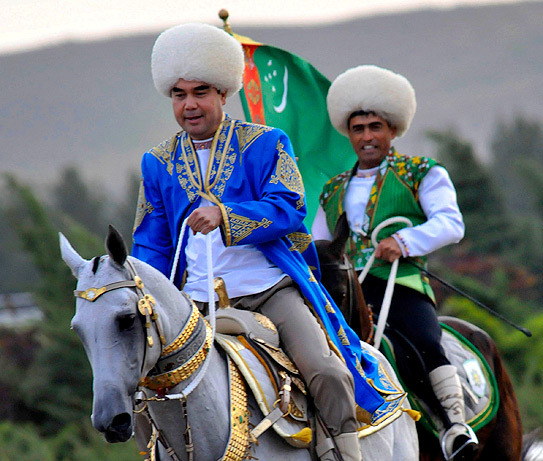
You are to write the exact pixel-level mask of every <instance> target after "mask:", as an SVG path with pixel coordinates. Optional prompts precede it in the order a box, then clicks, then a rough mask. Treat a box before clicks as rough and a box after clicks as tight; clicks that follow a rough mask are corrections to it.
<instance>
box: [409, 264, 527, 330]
mask: <svg viewBox="0 0 543 461" xmlns="http://www.w3.org/2000/svg"><path fill="white" fill-rule="evenodd" d="M405 262H407V263H409V264H411V265H412V266H414V267H416V268H417V269H419V270H420V271H421V272H423V273H424V274H426V275H427V276H428V277H431V278H433V279H434V280H437V281H438V282H439V283H441V284H442V285H444V286H446V287H447V288H449V289H451V290H453V291H454V292H456V293H458V294H459V295H461V296H463V297H464V298H467V299H469V300H470V301H471V302H472V303H474V304H476V305H477V306H479V307H482V308H483V309H484V310H486V311H487V312H488V313H489V314H492V315H493V316H494V317H497V318H499V319H500V320H501V321H503V322H505V323H507V324H508V325H510V326H512V327H513V328H516V329H517V330H519V331H521V332H522V333H524V334H525V335H526V336H528V338H530V337H531V336H532V332H531V331H530V330H528V329H527V328H524V327H521V326H519V325H517V324H515V323H513V322H512V321H511V320H509V319H507V318H505V317H504V316H503V315H501V314H500V313H499V312H496V311H495V310H493V309H492V308H490V307H488V306H487V305H486V304H483V303H482V302H481V301H479V300H477V299H475V298H474V297H473V296H471V295H469V294H468V293H466V292H464V291H462V290H460V289H459V288H457V287H455V286H454V285H451V284H450V283H448V282H446V281H445V280H443V279H441V278H440V277H438V276H437V275H435V274H433V273H432V272H430V271H428V270H427V269H425V268H424V267H421V266H419V265H418V264H417V263H416V262H414V261H413V260H411V259H409V258H406V259H405Z"/></svg>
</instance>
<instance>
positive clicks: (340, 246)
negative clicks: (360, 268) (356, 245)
mask: <svg viewBox="0 0 543 461" xmlns="http://www.w3.org/2000/svg"><path fill="white" fill-rule="evenodd" d="M348 238H349V222H348V221H347V213H345V212H343V213H342V215H341V216H340V217H339V219H338V220H337V222H336V228H335V229H334V236H333V239H332V243H330V251H331V253H332V254H333V255H334V256H335V257H336V258H337V259H339V258H340V257H341V255H342V254H343V251H344V249H345V243H346V242H347V239H348Z"/></svg>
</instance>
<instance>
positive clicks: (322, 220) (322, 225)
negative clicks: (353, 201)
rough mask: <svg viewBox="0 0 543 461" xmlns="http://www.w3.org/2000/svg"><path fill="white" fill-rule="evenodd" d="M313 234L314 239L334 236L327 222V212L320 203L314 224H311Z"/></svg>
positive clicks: (328, 238) (330, 238) (325, 238)
mask: <svg viewBox="0 0 543 461" xmlns="http://www.w3.org/2000/svg"><path fill="white" fill-rule="evenodd" d="M311 236H312V237H313V240H332V238H333V236H332V234H331V233H330V229H328V224H326V213H325V212H324V210H323V208H322V206H320V205H319V209H318V210H317V214H316V215H315V219H314V220H313V226H311Z"/></svg>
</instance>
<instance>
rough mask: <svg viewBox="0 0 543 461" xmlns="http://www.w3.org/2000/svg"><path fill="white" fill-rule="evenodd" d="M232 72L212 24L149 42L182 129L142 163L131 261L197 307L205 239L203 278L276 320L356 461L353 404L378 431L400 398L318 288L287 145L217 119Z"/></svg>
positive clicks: (157, 76)
mask: <svg viewBox="0 0 543 461" xmlns="http://www.w3.org/2000/svg"><path fill="white" fill-rule="evenodd" d="M243 69H244V58H243V51H242V48H241V45H240V44H239V43H238V42H237V41H236V40H235V39H234V38H233V37H231V36H230V35H228V34H227V33H226V32H224V31H222V30H220V29H218V28H215V27H212V26H209V25H204V24H184V25H181V26H176V27H173V28H171V29H168V30H167V31H165V32H164V33H163V34H161V35H160V36H159V38H158V39H157V41H156V43H155V46H154V48H153V55H152V71H153V80H154V83H155V86H156V88H157V90H158V91H159V92H160V93H161V94H163V95H165V96H167V97H171V99H172V105H173V112H174V116H175V118H176V120H177V122H178V124H179V125H180V126H181V128H182V131H181V132H179V133H177V134H176V135H175V136H173V137H172V138H171V139H169V140H166V141H165V142H163V143H162V144H160V145H158V146H157V147H155V148H153V149H151V150H150V151H148V152H147V153H146V154H145V155H144V157H143V160H142V175H143V179H142V187H141V189H140V196H139V204H138V212H137V217H136V223H135V227H134V247H133V250H132V254H133V255H134V256H135V257H137V258H139V259H141V260H143V261H145V262H147V263H149V264H150V265H152V266H154V267H155V268H157V269H158V270H160V271H162V272H163V273H164V274H166V275H168V276H169V275H170V274H171V273H172V271H174V272H175V274H176V276H175V279H174V283H175V284H176V285H177V286H179V287H180V288H182V289H183V290H184V291H185V292H186V293H187V294H189V295H190V296H191V297H192V299H194V300H195V301H196V302H197V304H198V305H199V306H203V305H205V303H207V302H208V294H207V271H206V268H207V264H206V241H205V239H206V236H207V234H211V239H212V244H211V245H212V258H213V271H214V275H215V276H220V277H222V278H223V279H224V281H225V284H226V286H227V288H228V292H229V295H230V296H231V297H232V306H233V307H238V308H242V309H250V310H253V311H258V312H260V313H262V314H264V315H266V316H267V317H269V318H270V319H271V320H272V321H273V322H274V323H275V325H276V326H277V329H278V331H279V334H280V337H281V341H282V345H283V348H284V349H285V351H286V352H287V353H288V354H289V355H290V357H291V358H292V360H293V361H294V363H295V364H296V366H297V367H298V369H299V370H300V373H301V374H302V376H303V378H304V380H305V382H306V384H307V385H308V387H309V391H310V393H311V395H312V396H313V398H314V401H315V405H316V407H317V409H318V410H319V412H320V414H321V416H322V418H323V420H324V422H325V424H326V425H327V427H328V429H329V431H330V433H331V434H332V436H333V437H334V441H335V444H336V446H337V449H338V450H339V452H340V453H341V455H342V457H343V459H344V460H360V459H361V454H360V450H359V445H358V438H357V428H358V426H359V424H358V421H357V418H356V411H355V407H356V405H355V401H356V403H358V404H359V405H360V406H362V407H363V408H365V409H366V410H367V411H368V412H369V413H370V415H371V423H372V424H378V423H380V422H381V421H383V420H384V419H386V418H387V417H389V416H390V415H392V414H394V413H395V412H396V411H400V406H401V403H402V401H403V399H404V397H405V394H404V393H403V392H401V391H398V390H397V389H392V388H391V387H390V386H389V383H387V382H386V381H385V380H384V379H381V378H382V377H380V376H379V366H378V363H377V362H376V360H375V359H373V358H372V357H371V356H366V355H365V354H364V353H363V352H362V351H361V349H360V343H359V340H358V338H357V336H356V335H355V334H354V332H352V330H351V329H350V328H349V327H348V326H347V325H346V323H345V321H344V319H343V317H342V316H341V314H340V313H339V310H337V308H336V307H335V305H334V304H333V301H331V300H330V298H329V296H328V294H327V293H326V292H325V291H324V289H323V288H322V286H321V285H320V283H319V282H318V279H319V278H320V274H319V273H318V269H317V268H318V262H317V257H316V251H315V247H314V245H313V243H312V241H311V236H310V235H309V234H308V232H307V230H306V228H305V226H304V224H303V219H304V217H305V215H306V207H305V200H304V188H303V183H302V179H301V177H300V174H299V171H298V168H297V166H296V162H295V157H294V154H293V151H292V145H291V143H290V141H289V139H288V137H287V136H286V135H285V133H283V132H282V131H280V130H278V129H274V128H270V127H266V126H262V125H256V124H252V123H246V122H242V121H240V120H233V119H230V118H229V117H228V116H227V115H226V114H225V113H224V112H223V105H224V104H225V101H226V97H228V96H231V95H233V94H235V93H236V92H237V91H239V89H240V87H241V83H242V74H243ZM183 222H185V224H186V226H187V232H185V233H184V235H183V238H182V241H181V242H179V239H180V230H181V228H182V224H183ZM177 248H179V250H180V251H179V252H177V251H176V250H177ZM176 253H177V254H178V255H179V257H178V258H176ZM174 266H175V267H174ZM308 306H309V308H308ZM311 310H312V311H313V312H314V313H315V314H316V315H317V317H316V316H315V315H313V313H312V312H311ZM317 318H318V320H317ZM320 324H322V326H323V327H324V328H325V329H326V331H327V333H328V335H329V337H330V340H331V341H332V343H333V346H332V347H335V348H336V349H337V350H338V351H339V353H340V354H341V355H342V356H343V358H344V359H345V362H343V361H342V360H341V358H340V357H338V355H337V354H336V353H334V352H333V351H332V350H331V349H330V345H329V343H328V339H327V336H326V334H325V333H324V331H323V328H322V327H321V325H320ZM345 363H346V364H347V366H345ZM367 375H369V377H371V378H372V379H371V380H368V381H369V382H368V381H366V377H367ZM353 377H354V387H353ZM370 383H372V384H370ZM382 395H387V399H385V398H383V397H382Z"/></svg>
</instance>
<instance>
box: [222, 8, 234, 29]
mask: <svg viewBox="0 0 543 461" xmlns="http://www.w3.org/2000/svg"><path fill="white" fill-rule="evenodd" d="M229 15H230V14H229V13H228V10H225V9H224V8H223V9H222V10H221V11H219V18H221V19H222V22H223V23H224V24H223V26H222V28H223V29H224V31H225V32H228V33H229V34H232V28H231V27H230V24H228V16H229Z"/></svg>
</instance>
